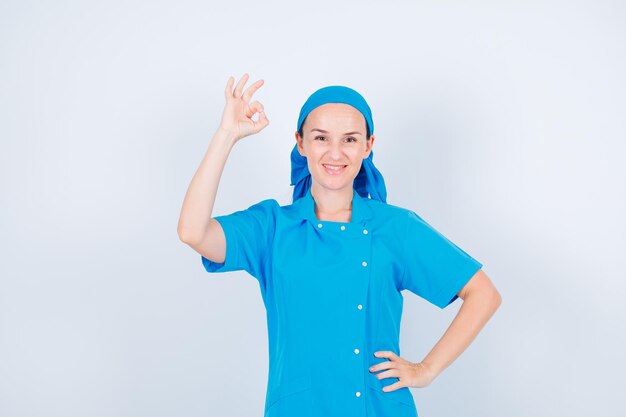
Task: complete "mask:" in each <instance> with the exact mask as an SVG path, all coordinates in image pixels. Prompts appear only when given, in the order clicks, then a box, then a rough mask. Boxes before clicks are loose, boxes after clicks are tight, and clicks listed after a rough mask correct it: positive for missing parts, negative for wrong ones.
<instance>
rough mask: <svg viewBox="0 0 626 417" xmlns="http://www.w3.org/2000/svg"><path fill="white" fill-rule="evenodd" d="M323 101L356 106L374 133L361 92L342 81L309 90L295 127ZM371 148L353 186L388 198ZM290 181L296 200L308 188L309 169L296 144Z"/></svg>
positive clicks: (363, 194)
mask: <svg viewBox="0 0 626 417" xmlns="http://www.w3.org/2000/svg"><path fill="white" fill-rule="evenodd" d="M326 103H345V104H349V105H351V106H352V107H354V108H356V109H357V110H358V111H360V112H361V113H362V114H363V117H365V122H366V123H367V127H368V129H369V133H370V135H372V134H374V121H373V120H372V111H371V109H370V107H369V106H368V105H367V102H366V101H365V99H364V98H363V96H362V95H361V94H359V93H358V92H356V91H355V90H353V89H351V88H349V87H345V86H342V85H331V86H328V87H323V88H320V89H319V90H317V91H316V92H314V93H313V94H311V96H309V98H308V99H307V101H306V102H305V103H304V105H303V106H302V109H300V117H298V127H297V128H296V129H297V130H298V131H299V130H300V127H301V126H302V123H303V122H304V119H305V118H306V117H307V115H308V114H309V113H310V112H311V111H313V109H315V108H316V107H319V106H321V105H322V104H326ZM373 158H374V151H373V150H372V151H370V154H369V156H368V157H367V158H365V159H364V160H363V163H362V164H361V169H360V170H359V173H358V174H357V176H356V178H355V179H354V185H353V187H354V189H355V191H356V192H357V193H359V195H360V196H361V197H365V198H368V196H371V198H372V199H374V200H378V201H382V202H383V203H386V202H387V189H386V188H385V180H384V178H383V176H382V174H381V173H380V171H378V169H376V167H375V166H374V161H373ZM291 185H295V187H294V189H293V201H294V202H295V201H296V200H298V199H299V198H301V197H304V195H306V193H307V191H308V190H309V189H310V188H311V173H310V172H309V167H308V165H307V159H306V157H304V156H302V155H300V153H299V152H298V144H297V143H296V145H295V146H294V147H293V149H292V150H291Z"/></svg>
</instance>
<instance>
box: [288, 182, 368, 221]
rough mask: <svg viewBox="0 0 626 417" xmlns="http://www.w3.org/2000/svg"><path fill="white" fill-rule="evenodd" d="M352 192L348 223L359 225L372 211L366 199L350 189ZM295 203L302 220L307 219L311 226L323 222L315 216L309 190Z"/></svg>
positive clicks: (313, 202) (313, 201)
mask: <svg viewBox="0 0 626 417" xmlns="http://www.w3.org/2000/svg"><path fill="white" fill-rule="evenodd" d="M352 192H353V193H354V195H353V196H352V214H351V215H350V223H359V222H361V221H362V220H365V219H369V218H371V217H372V209H371V208H370V207H369V205H368V204H367V202H366V201H365V200H366V198H364V197H361V196H360V195H359V193H358V192H357V191H356V190H355V189H352ZM367 200H369V199H367ZM296 203H298V210H299V214H300V216H301V217H302V218H303V219H307V220H309V221H310V222H311V223H313V224H317V223H319V222H320V221H324V220H318V219H317V216H315V200H313V196H312V195H311V189H310V188H309V189H308V190H307V192H306V194H305V195H304V196H303V197H302V198H300V199H299V200H298V201H296Z"/></svg>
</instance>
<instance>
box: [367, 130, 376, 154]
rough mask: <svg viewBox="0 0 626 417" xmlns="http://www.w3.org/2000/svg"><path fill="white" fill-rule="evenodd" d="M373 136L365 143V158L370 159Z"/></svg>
mask: <svg viewBox="0 0 626 417" xmlns="http://www.w3.org/2000/svg"><path fill="white" fill-rule="evenodd" d="M374 139H376V138H375V137H374V135H371V136H370V140H366V141H365V158H369V157H370V152H371V151H372V146H374Z"/></svg>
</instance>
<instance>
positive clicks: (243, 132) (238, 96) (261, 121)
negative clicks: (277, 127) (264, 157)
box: [219, 73, 270, 141]
mask: <svg viewBox="0 0 626 417" xmlns="http://www.w3.org/2000/svg"><path fill="white" fill-rule="evenodd" d="M248 78H249V77H248V74H247V73H245V74H244V75H243V77H241V79H240V80H239V82H238V83H237V86H235V90H234V91H233V83H234V81H235V79H234V78H233V77H228V82H227V83H226V90H225V92H224V95H225V96H226V106H225V107H224V114H222V121H221V123H220V126H219V129H220V130H223V131H225V132H228V133H229V134H232V135H233V136H234V137H235V140H236V141H238V140H239V139H241V138H243V137H246V136H248V135H252V134H254V133H257V132H259V131H261V130H262V129H264V128H265V127H266V126H267V125H268V124H269V123H270V121H269V120H268V119H267V116H265V111H264V108H263V104H261V103H260V102H258V101H254V102H252V103H249V102H250V99H251V98H252V95H253V94H254V93H255V92H256V90H258V89H259V88H260V87H261V86H262V85H263V82H264V81H263V80H258V81H257V82H255V83H254V84H252V85H251V86H250V87H248V88H247V89H246V91H244V92H243V93H242V90H243V87H244V85H245V84H246V81H248ZM257 113H258V114H259V117H258V120H257V121H254V120H252V116H253V115H255V114H257Z"/></svg>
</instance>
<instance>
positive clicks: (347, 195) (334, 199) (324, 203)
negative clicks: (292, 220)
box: [311, 186, 354, 223]
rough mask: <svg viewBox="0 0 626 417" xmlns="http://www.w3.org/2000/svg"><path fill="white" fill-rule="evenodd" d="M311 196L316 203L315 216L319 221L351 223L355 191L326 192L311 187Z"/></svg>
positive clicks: (351, 189) (322, 189)
mask: <svg viewBox="0 0 626 417" xmlns="http://www.w3.org/2000/svg"><path fill="white" fill-rule="evenodd" d="M311 196H312V197H313V200H314V202H315V215H316V216H317V219H318V220H328V221H338V222H346V223H349V222H350V217H351V215H352V199H353V198H354V189H353V188H352V187H351V188H347V189H345V190H326V189H324V188H320V189H318V188H317V187H313V186H311Z"/></svg>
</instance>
